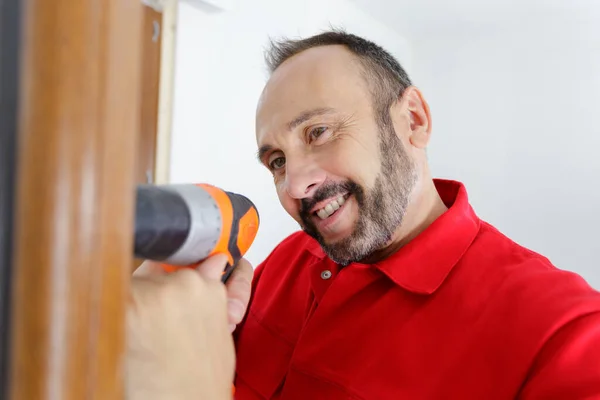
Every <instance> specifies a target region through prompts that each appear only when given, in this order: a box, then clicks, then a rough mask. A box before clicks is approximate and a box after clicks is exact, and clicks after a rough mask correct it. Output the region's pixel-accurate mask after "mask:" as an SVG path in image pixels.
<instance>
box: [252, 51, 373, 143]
mask: <svg viewBox="0 0 600 400" xmlns="http://www.w3.org/2000/svg"><path fill="white" fill-rule="evenodd" d="M367 94H368V88H367V85H366V81H365V79H364V77H363V73H362V68H361V66H360V63H359V60H358V58H357V57H356V56H354V55H353V54H352V53H351V52H350V51H349V50H348V49H346V48H345V47H344V46H321V47H315V48H312V49H309V50H305V51H303V52H301V53H299V54H297V55H295V56H293V57H291V58H289V59H288V60H287V61H285V62H284V63H283V64H282V65H281V66H280V67H279V68H278V69H277V70H276V71H275V72H274V73H273V74H272V76H271V78H270V79H269V81H268V82H267V84H266V86H265V88H264V90H263V93H262V95H261V97H260V100H259V103H258V107H257V114H256V136H257V141H258V143H261V142H262V141H264V140H266V139H267V137H268V136H270V135H273V134H275V133H276V132H281V131H283V130H285V129H286V128H285V127H286V126H287V125H288V124H289V122H290V121H292V120H294V119H295V118H297V116H298V115H299V114H301V113H304V112H306V111H310V110H314V109H324V108H331V109H334V110H337V111H340V112H350V110H352V109H353V108H354V109H356V108H357V107H360V106H361V104H360V103H365V104H367V103H366V102H367V101H368V100H369V97H368V96H367Z"/></svg>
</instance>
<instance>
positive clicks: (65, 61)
mask: <svg viewBox="0 0 600 400" xmlns="http://www.w3.org/2000/svg"><path fill="white" fill-rule="evenodd" d="M144 1H146V2H150V0H139V1H135V0H134V1H122V0H86V1H83V0H53V1H52V2H48V1H47V0H27V1H25V0H0V6H2V7H3V11H5V10H6V8H4V5H5V3H6V2H10V3H11V4H13V5H21V6H22V18H17V19H16V20H13V22H21V21H22V22H23V25H22V27H20V28H21V29H19V27H18V26H17V27H16V28H15V27H14V26H13V25H10V24H4V23H3V24H2V28H1V29H2V36H0V42H1V44H3V46H2V50H1V51H2V53H0V55H1V56H2V58H1V60H2V61H3V63H2V68H3V71H2V72H3V75H2V84H3V85H4V84H6V83H9V84H10V82H9V81H8V80H7V79H6V78H8V75H7V74H4V68H5V64H7V63H8V61H9V60H10V61H11V62H12V64H10V65H12V71H13V72H14V73H13V75H16V74H17V73H19V74H20V79H17V77H16V76H13V77H12V78H14V79H13V80H12V83H13V84H14V90H13V92H14V93H13V94H14V95H15V97H16V95H17V93H18V94H19V97H18V102H17V100H15V99H13V100H12V101H13V103H12V104H13V105H15V104H19V107H18V110H16V111H15V110H12V115H13V119H14V121H13V122H14V123H13V124H12V125H13V126H11V127H9V128H11V129H12V133H13V136H12V138H13V139H14V143H13V144H14V146H12V147H14V149H13V148H11V147H10V146H4V148H3V149H0V150H4V151H9V152H10V151H12V154H13V156H14V158H10V157H3V158H2V160H1V161H2V166H3V167H4V164H7V165H10V164H11V163H13V164H14V166H15V167H16V171H17V172H18V174H16V175H15V173H14V171H11V169H10V168H6V169H4V168H3V171H0V172H8V174H5V175H6V176H8V179H3V180H2V181H0V182H1V184H2V187H1V188H0V189H5V188H8V189H9V190H7V191H4V190H3V191H2V193H0V194H1V195H3V196H4V195H6V194H9V195H8V196H4V197H3V198H2V202H0V206H2V207H1V209H0V212H1V213H2V214H1V216H2V217H4V216H6V215H7V214H9V215H10V214H14V224H12V219H3V220H2V221H3V222H2V223H3V227H2V228H3V229H4V228H7V229H11V232H10V235H8V236H7V235H4V236H0V240H2V243H0V256H1V257H2V259H1V260H0V261H1V262H2V268H4V269H5V270H3V271H1V272H2V273H1V274H0V323H2V325H3V326H4V327H5V329H4V330H3V331H4V332H2V333H4V335H0V358H1V360H2V361H0V362H4V363H5V364H1V365H0V387H1V389H2V390H4V393H0V398H3V399H4V398H6V399H8V400H21V399H23V400H29V399H36V400H50V399H57V398H60V399H61V400H63V399H64V400H75V399H77V400H79V399H83V398H85V399H98V400H103V399H114V400H120V399H123V398H124V396H125V387H124V384H125V382H124V376H123V373H124V364H123V363H124V361H125V360H124V350H125V312H126V307H127V301H128V297H129V295H128V291H129V286H128V284H129V277H130V265H131V262H132V259H133V255H132V241H133V237H132V235H131V234H130V233H129V232H133V229H132V228H133V226H132V225H133V211H134V210H133V205H134V197H133V196H134V190H133V188H134V180H135V177H134V175H135V172H134V170H135V158H136V156H135V153H136V150H135V148H136V140H137V137H138V135H139V127H140V118H139V115H140V110H141V99H140V95H141V93H142V91H141V84H140V81H141V80H139V79H137V78H138V77H139V76H140V71H142V70H143V63H142V46H140V44H141V41H142V36H141V35H142V26H143V12H142V10H143V8H142V7H143V2H144ZM178 1H179V0H162V1H160V7H161V8H160V11H161V13H162V26H163V29H162V30H161V47H162V50H161V67H160V71H161V72H160V84H159V92H160V93H159V96H158V102H159V104H158V109H157V116H156V118H157V124H156V125H157V132H156V136H157V138H156V146H155V167H154V177H153V178H154V179H153V181H154V182H155V183H166V182H168V181H169V164H170V147H171V146H170V140H171V124H172V98H173V75H174V54H175V37H176V31H177V29H176V17H177V9H178ZM6 4H7V3H6ZM11 10H13V11H14V10H16V9H11ZM1 14H2V15H0V18H4V16H5V15H6V14H4V12H2V13H1ZM13 15H14V14H13ZM11 18H12V16H11ZM2 22H4V21H3V20H2ZM17 25H18V24H17ZM11 27H12V28H13V30H14V31H13V32H12V35H10V34H9V35H5V34H4V33H5V32H6V31H7V30H8V29H9V28H11ZM19 33H20V34H19ZM11 37H12V38H13V39H14V40H17V39H19V38H21V43H20V45H19V46H17V45H16V44H15V43H16V42H14V43H13V46H12V47H10V46H8V47H7V46H4V44H5V43H4V41H5V39H7V38H11ZM11 50H12V51H13V53H10V54H9V57H5V55H6V53H5V52H6V51H11ZM17 50H20V51H21V52H22V54H20V55H19V56H18V55H17V54H15V53H16V51H17ZM10 55H12V56H14V57H10ZM19 62H20V63H21V65H20V68H17V67H16V65H17V63H19ZM17 88H19V89H18V91H17ZM10 94H11V92H10V90H8V91H3V93H2V100H3V102H2V103H1V104H0V106H1V107H0V108H1V110H0V112H1V113H3V112H4V110H5V106H6V104H7V103H5V102H4V98H6V97H7V95H10ZM17 111H18V112H17ZM0 115H2V116H3V114H0ZM10 122H11V120H10V119H4V118H3V121H2V125H0V126H1V128H2V133H3V132H4V131H5V127H6V126H8V125H10ZM17 133H18V134H17ZM13 150H14V151H13ZM3 178H4V177H3ZM11 179H12V181H11ZM11 182H12V183H14V186H15V190H14V191H12V190H10V187H9V186H10V185H11V184H12V183H11ZM5 200H8V201H5ZM13 205H14V206H15V207H14V208H13V207H12V206H13ZM96 213H97V214H98V215H96ZM5 222H6V224H5ZM3 232H4V233H6V232H8V230H4V231H3ZM11 252H12V254H10V253H11ZM9 265H12V267H11V268H9V267H8V266H9ZM2 279H4V280H2ZM8 289H10V290H8ZM9 295H10V296H9ZM2 296H4V298H3V297H2ZM5 299H6V300H10V301H9V302H8V301H4V302H3V301H2V300H5ZM9 311H10V312H9ZM8 321H10V323H8ZM8 338H10V346H9V342H8V341H7V340H6V339H8ZM9 348H10V352H9V353H3V350H8V349H9ZM2 367H5V369H4V370H2ZM2 372H5V374H4V375H3V374H2Z"/></svg>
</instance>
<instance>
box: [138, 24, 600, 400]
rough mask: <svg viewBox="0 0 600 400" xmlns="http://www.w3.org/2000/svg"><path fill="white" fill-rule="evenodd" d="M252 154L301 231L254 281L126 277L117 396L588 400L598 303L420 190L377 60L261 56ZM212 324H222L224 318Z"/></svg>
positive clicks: (187, 275) (408, 136) (246, 271)
mask: <svg viewBox="0 0 600 400" xmlns="http://www.w3.org/2000/svg"><path fill="white" fill-rule="evenodd" d="M268 61H269V65H270V67H271V71H272V74H271V77H270V79H269V81H268V83H267V85H266V87H265V89H264V92H263V94H262V96H261V99H260V102H259V106H258V110H257V120H256V125H257V126H256V129H257V133H256V135H257V141H258V146H259V158H260V160H261V162H262V163H264V165H265V166H266V167H267V168H269V169H270V170H271V171H272V173H273V178H274V182H275V185H276V188H277V193H278V195H279V198H280V201H281V203H282V205H283V207H284V208H285V209H286V211H287V212H288V213H289V214H290V215H291V216H292V217H293V218H294V219H295V220H296V221H298V223H299V224H300V226H301V227H302V231H301V232H298V233H295V234H293V235H291V236H290V237H288V238H286V239H285V240H284V241H282V242H281V243H280V244H279V245H278V246H277V247H276V248H275V249H274V251H273V252H272V253H271V254H270V255H269V257H267V259H266V260H265V261H264V262H263V263H261V264H260V265H259V266H258V267H257V268H256V271H255V273H254V278H253V281H252V295H251V300H250V302H249V306H248V310H247V312H246V304H248V298H249V297H250V293H249V285H250V282H249V281H250V279H251V277H252V268H251V267H250V266H249V264H248V263H247V262H245V261H244V262H242V263H241V264H240V266H239V267H238V269H237V270H236V273H235V275H234V276H233V277H232V280H231V281H230V282H229V283H228V285H227V287H226V288H223V286H222V285H221V284H220V283H219V282H218V277H219V275H220V271H222V269H223V267H224V265H225V260H224V259H218V258H213V259H210V260H208V261H207V262H205V263H204V264H203V265H201V266H200V267H199V268H198V271H191V270H189V271H180V272H178V273H176V274H172V275H165V274H163V273H161V272H160V271H159V270H157V269H153V268H151V266H145V267H144V268H142V269H141V270H140V271H139V272H138V273H137V274H136V276H135V277H134V282H133V283H134V284H133V301H132V307H131V310H130V313H129V318H128V321H129V332H130V339H131V340H130V342H129V353H128V369H127V384H128V394H129V397H128V398H130V399H134V400H135V399H144V400H153V399H165V398H169V399H177V400H187V399H197V398H205V399H215V400H220V399H227V398H231V391H230V381H231V379H233V375H234V374H233V364H234V355H233V342H232V341H231V337H230V335H229V333H228V332H227V325H228V324H231V325H233V326H234V327H235V325H236V324H237V323H238V322H240V319H241V314H244V313H245V317H244V319H243V321H242V323H241V324H240V325H238V327H237V329H236V330H235V332H234V339H235V346H236V356H237V360H236V361H235V363H236V364H237V365H236V374H235V385H236V394H235V398H236V399H237V400H249V399H285V400H291V399H302V400H306V399H311V400H318V399H330V400H337V399H377V400H381V399H513V398H519V399H546V398H549V399H594V398H600V293H598V292H596V291H594V290H593V289H592V288H590V287H589V286H588V285H587V284H586V283H585V282H584V281H583V280H582V279H581V278H580V277H579V276H577V275H575V274H573V273H569V272H565V271H561V270H558V269H557V268H555V267H554V266H553V265H552V264H551V263H550V262H549V261H548V260H547V259H546V258H544V257H542V256H540V255H538V254H535V253H534V252H532V251H530V250H527V249H525V248H523V247H520V246H519V245H517V244H515V243H514V242H512V241H511V240H510V239H508V238H506V237H505V236H503V235H502V234H501V233H500V232H498V231H497V230H495V229H494V228H493V227H492V226H490V225H489V224H487V223H485V222H483V221H481V220H480V219H479V218H478V217H477V216H476V214H475V212H474V211H473V210H472V208H471V207H470V205H469V203H468V199H467V192H466V188H465V187H464V186H463V185H462V184H460V183H459V182H455V181H445V180H433V179H432V178H431V176H430V173H429V169H428V167H427V159H426V154H425V149H426V147H427V144H428V142H429V138H430V134H431V116H430V113H429V108H428V107H427V103H426V102H425V100H424V98H423V96H422V94H421V93H420V92H419V90H418V89H416V88H415V87H414V86H412V83H411V82H410V80H409V78H408V76H407V74H406V73H405V72H404V70H403V69H402V68H401V66H400V65H399V64H398V62H397V61H396V60H395V59H394V58H393V57H391V56H390V55H389V54H388V53H387V52H385V51H384V50H383V49H381V48H380V47H379V46H377V45H375V44H373V43H371V42H368V41H366V40H364V39H361V38H359V37H356V36H353V35H349V34H345V33H342V32H327V33H324V34H321V35H317V36H314V37H311V38H307V39H304V40H299V41H284V42H282V43H279V44H274V47H273V49H272V50H271V52H270V53H269V58H268ZM228 313H229V314H228Z"/></svg>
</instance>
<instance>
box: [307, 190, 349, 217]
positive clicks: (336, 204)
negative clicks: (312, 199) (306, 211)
mask: <svg viewBox="0 0 600 400" xmlns="http://www.w3.org/2000/svg"><path fill="white" fill-rule="evenodd" d="M348 197H350V193H346V194H343V195H339V196H337V197H335V198H332V199H329V200H326V201H325V202H322V203H321V204H318V205H317V206H316V207H314V208H313V210H312V212H311V214H312V215H314V216H316V217H317V218H319V219H320V220H325V219H327V218H329V217H331V216H332V215H334V214H335V213H337V212H338V211H339V210H340V209H341V208H342V207H343V206H344V204H345V203H346V200H348Z"/></svg>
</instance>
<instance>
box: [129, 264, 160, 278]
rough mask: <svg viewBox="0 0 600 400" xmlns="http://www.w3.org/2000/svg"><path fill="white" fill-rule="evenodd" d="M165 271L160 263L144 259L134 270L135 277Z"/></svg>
mask: <svg viewBox="0 0 600 400" xmlns="http://www.w3.org/2000/svg"><path fill="white" fill-rule="evenodd" d="M164 274H166V271H165V270H164V269H163V268H162V267H161V265H160V263H157V262H155V261H148V260H147V261H144V262H143V263H142V265H140V266H139V267H138V268H137V269H136V270H135V271H134V272H133V276H135V277H151V276H157V275H164Z"/></svg>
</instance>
